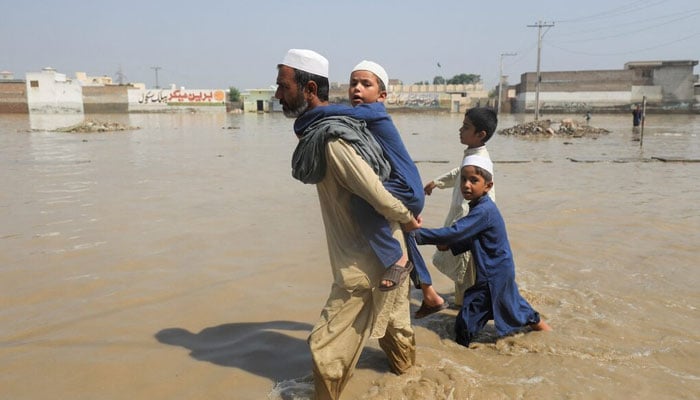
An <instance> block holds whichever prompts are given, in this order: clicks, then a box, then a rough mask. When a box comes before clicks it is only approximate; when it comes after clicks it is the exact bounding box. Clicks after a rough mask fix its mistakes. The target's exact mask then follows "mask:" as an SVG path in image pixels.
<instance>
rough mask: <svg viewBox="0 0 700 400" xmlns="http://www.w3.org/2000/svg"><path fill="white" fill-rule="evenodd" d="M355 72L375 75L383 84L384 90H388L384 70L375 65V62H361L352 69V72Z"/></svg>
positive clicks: (387, 79)
mask: <svg viewBox="0 0 700 400" xmlns="http://www.w3.org/2000/svg"><path fill="white" fill-rule="evenodd" d="M355 71H369V72H371V73H373V74H375V75H377V77H378V78H379V79H380V80H381V81H382V83H383V84H384V88H385V89H386V90H389V75H388V74H387V73H386V71H385V70H384V68H382V66H381V65H379V64H377V63H376V62H374V61H367V60H362V61H361V62H360V63H359V64H357V65H355V68H353V69H352V72H355Z"/></svg>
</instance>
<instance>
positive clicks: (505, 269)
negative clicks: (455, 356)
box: [416, 155, 551, 346]
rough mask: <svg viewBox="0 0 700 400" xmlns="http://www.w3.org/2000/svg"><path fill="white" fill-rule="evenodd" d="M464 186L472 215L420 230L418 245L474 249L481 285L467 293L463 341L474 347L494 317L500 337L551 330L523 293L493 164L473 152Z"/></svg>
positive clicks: (459, 336) (459, 327) (459, 334)
mask: <svg viewBox="0 0 700 400" xmlns="http://www.w3.org/2000/svg"><path fill="white" fill-rule="evenodd" d="M460 181H461V183H462V184H461V190H462V195H463V196H464V199H465V200H468V201H469V213H468V214H467V215H466V216H465V217H462V218H460V219H459V220H457V221H456V222H455V223H454V224H453V225H452V226H449V227H445V228H439V229H427V228H420V229H418V230H417V231H416V241H417V242H418V244H435V245H438V249H439V250H443V251H446V250H448V249H449V250H451V251H452V253H453V254H455V255H456V254H460V253H463V252H465V251H471V252H472V257H473V258H474V263H475V265H476V283H475V284H474V286H472V287H470V288H469V289H467V290H466V291H465V292H464V301H463V303H462V308H461V310H460V311H459V314H458V315H457V320H456V322H455V333H456V340H457V343H459V344H461V345H463V346H469V343H470V342H471V341H472V340H473V339H474V337H475V336H476V334H477V333H478V332H479V331H480V330H481V329H483V327H484V326H485V325H486V323H487V322H488V321H489V320H493V321H494V323H495V326H496V332H497V333H498V335H500V336H504V335H508V334H511V333H514V332H517V331H519V330H521V329H523V328H525V327H530V328H532V329H533V330H538V331H549V330H551V328H550V327H549V325H547V323H546V322H544V321H543V320H542V319H541V318H540V315H539V313H538V312H537V311H535V310H534V309H533V308H532V306H530V304H529V303H528V302H527V301H526V300H525V299H524V298H523V297H522V296H521V295H520V293H519V291H518V285H517V284H516V283H515V263H514V262H513V256H512V252H511V249H510V243H509V242H508V236H507V234H506V226H505V222H504V221H503V217H502V216H501V213H500V212H499V211H498V208H497V207H496V203H494V202H493V201H492V200H491V199H490V198H489V196H487V195H486V194H487V193H488V191H489V190H491V188H492V187H493V163H492V162H491V160H489V159H487V158H485V157H481V156H477V155H472V156H467V157H466V158H465V159H464V161H463V163H462V170H461V178H460Z"/></svg>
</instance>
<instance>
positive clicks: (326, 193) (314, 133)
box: [275, 49, 420, 400]
mask: <svg viewBox="0 0 700 400" xmlns="http://www.w3.org/2000/svg"><path fill="white" fill-rule="evenodd" d="M328 91H329V82H328V60H326V58H325V57H323V56H321V55H320V54H318V53H316V52H314V51H311V50H303V49H291V50H289V51H288V52H287V54H286V55H285V57H284V59H283V60H282V62H281V63H280V64H278V65H277V91H276V92H275V98H277V99H278V100H279V101H280V104H281V105H282V110H283V111H284V115H285V116H287V117H290V118H296V120H295V121H294V132H295V134H296V135H297V137H298V138H299V142H298V144H297V146H296V149H295V150H294V154H293V155H292V175H293V176H294V178H296V179H298V180H300V181H302V182H304V183H308V184H315V186H316V190H317V192H318V197H319V204H320V207H321V214H322V217H323V223H324V227H325V231H326V241H327V249H328V254H329V256H330V266H331V271H332V275H333V284H332V285H331V291H330V294H329V296H328V300H327V301H326V304H325V306H324V307H323V310H322V312H321V317H320V321H319V322H318V323H317V324H316V326H315V327H314V329H313V330H312V331H311V334H310V335H309V339H308V342H309V347H310V349H311V359H312V362H313V375H314V387H315V394H314V399H324V400H325V399H338V398H340V397H341V393H342V391H343V389H344V388H345V386H346V385H347V383H348V380H349V379H350V377H351V376H352V375H353V371H354V370H355V367H356V365H357V361H358V360H359V358H360V354H361V352H362V348H363V347H364V345H365V342H366V341H367V339H368V338H369V337H370V336H371V337H375V338H378V339H379V346H380V347H381V348H382V350H384V353H385V354H386V355H387V358H388V359H389V367H390V368H391V371H392V372H394V373H397V374H401V373H404V372H406V371H407V370H408V369H409V368H411V367H412V366H413V365H414V364H415V351H416V346H415V335H414V332H413V328H412V327H411V316H410V303H409V296H408V290H409V289H408V282H404V284H402V285H398V286H400V287H398V288H397V289H396V290H393V291H391V292H382V291H379V290H377V286H379V282H380V281H381V278H382V275H383V273H384V268H383V266H382V265H381V264H380V262H379V260H378V259H377V257H376V255H375V254H374V252H373V251H372V249H371V247H370V246H369V244H368V243H367V239H366V238H365V237H364V236H363V235H362V234H361V230H362V229H361V227H360V225H361V224H362V222H360V221H358V220H357V218H356V217H355V216H354V215H353V210H352V205H351V204H352V197H353V196H359V197H361V198H363V199H364V200H365V201H367V202H368V203H370V204H371V205H372V206H373V207H374V209H376V210H378V211H379V212H380V213H381V214H382V215H383V216H384V217H385V218H386V219H387V220H389V221H392V224H391V227H392V232H393V236H394V238H396V239H397V240H398V241H399V243H401V242H403V232H402V231H401V228H400V227H399V223H401V224H402V226H404V227H406V228H408V229H415V228H417V227H419V226H420V223H419V222H418V221H417V220H416V219H415V218H414V216H413V214H412V213H411V212H410V211H409V210H408V209H407V208H406V207H405V206H404V205H403V204H402V203H401V202H400V201H399V200H397V199H396V198H394V197H393V196H392V195H391V193H389V192H388V191H387V190H386V189H385V188H384V185H383V184H382V181H381V179H380V176H382V177H387V176H388V175H389V164H388V163H387V162H386V160H384V158H383V155H382V150H381V147H380V146H379V145H378V144H377V143H376V140H375V139H374V137H373V136H372V135H371V134H370V133H369V132H368V131H367V129H366V127H365V124H364V123H362V122H361V121H359V120H356V119H353V118H349V117H342V116H331V117H327V116H324V115H323V110H324V108H325V107H328ZM302 279H303V278H302Z"/></svg>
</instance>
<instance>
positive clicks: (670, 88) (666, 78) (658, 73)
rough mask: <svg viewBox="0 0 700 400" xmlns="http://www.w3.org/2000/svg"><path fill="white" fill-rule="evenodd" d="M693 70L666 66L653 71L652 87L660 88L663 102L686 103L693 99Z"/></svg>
mask: <svg viewBox="0 0 700 400" xmlns="http://www.w3.org/2000/svg"><path fill="white" fill-rule="evenodd" d="M693 79H694V76H693V70H692V68H688V67H687V66H678V65H674V66H667V67H664V68H659V69H656V70H654V76H653V80H654V85H658V86H660V87H661V91H662V93H663V101H668V102H688V101H691V100H692V99H693V97H694V90H693V84H694V83H695V82H694V80H693Z"/></svg>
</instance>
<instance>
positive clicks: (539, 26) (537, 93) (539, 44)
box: [528, 21, 554, 121]
mask: <svg viewBox="0 0 700 400" xmlns="http://www.w3.org/2000/svg"><path fill="white" fill-rule="evenodd" d="M553 26H554V23H553V22H550V23H547V22H542V21H537V23H536V24H534V25H528V28H537V81H535V121H537V120H539V119H540V81H541V80H542V79H541V77H540V58H541V54H542V36H544V34H543V33H542V28H547V30H546V31H545V32H544V33H545V34H546V33H547V32H548V31H549V28H551V27H553Z"/></svg>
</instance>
